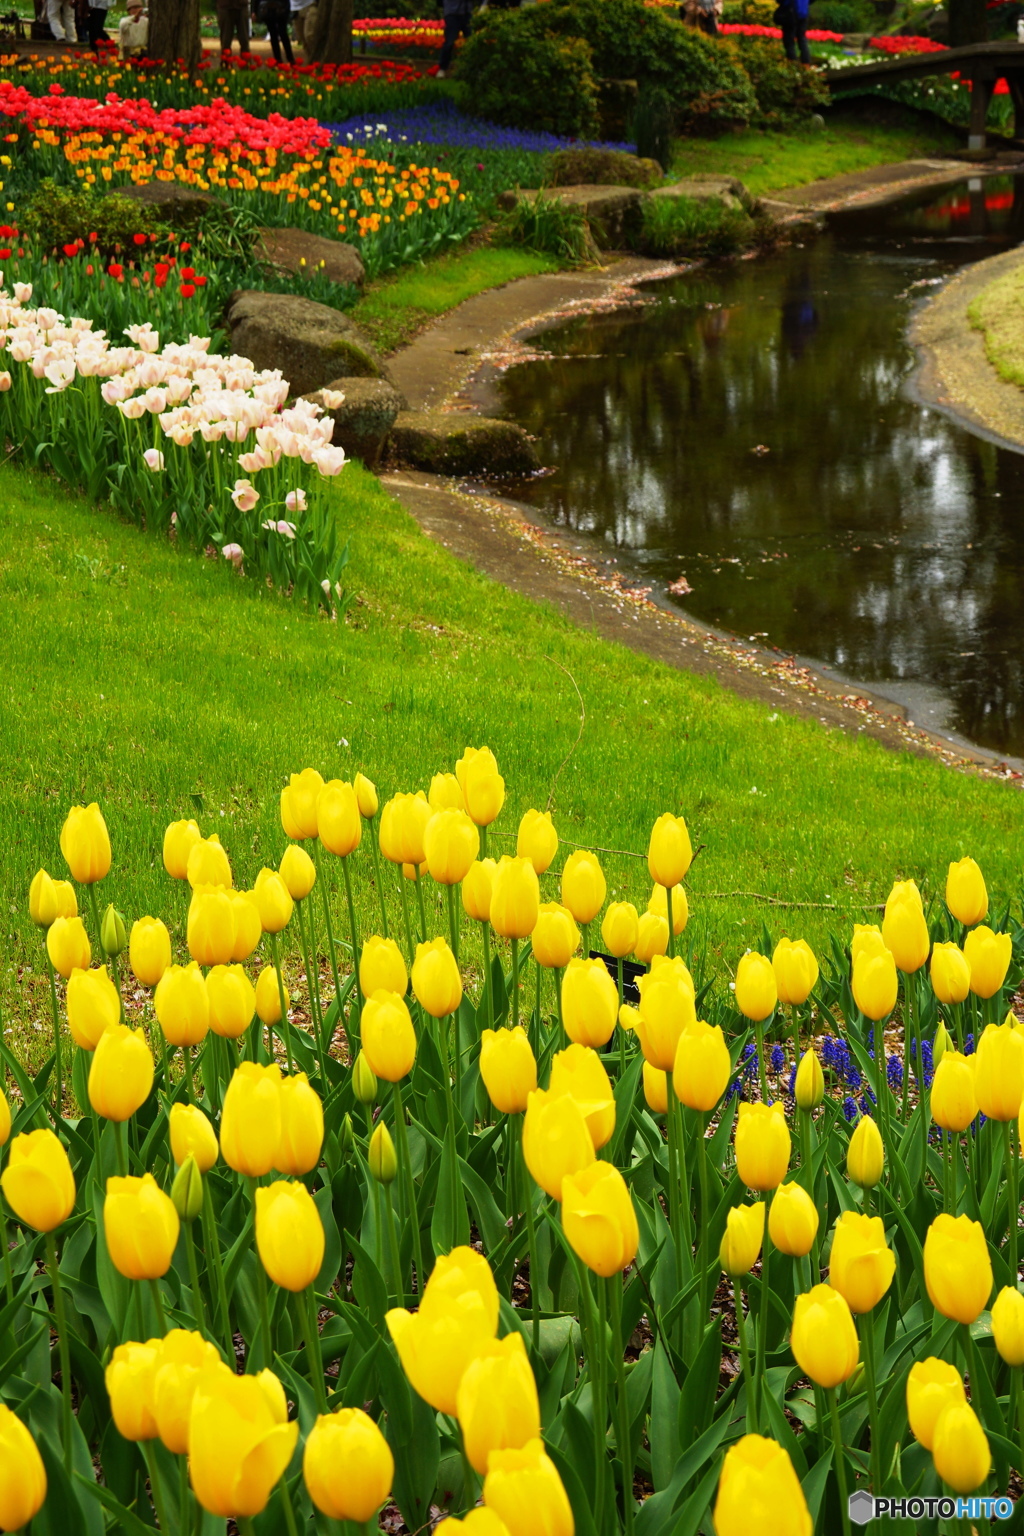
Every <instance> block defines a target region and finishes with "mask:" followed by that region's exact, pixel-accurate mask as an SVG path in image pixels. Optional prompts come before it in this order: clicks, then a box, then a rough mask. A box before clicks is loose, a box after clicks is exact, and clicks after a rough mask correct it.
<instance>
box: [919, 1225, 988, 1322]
mask: <svg viewBox="0 0 1024 1536" xmlns="http://www.w3.org/2000/svg"><path fill="white" fill-rule="evenodd" d="M924 1283H925V1285H926V1287H927V1289H928V1295H929V1296H930V1297H931V1302H932V1306H933V1307H935V1309H936V1311H938V1312H941V1313H942V1315H943V1317H949V1318H953V1319H955V1320H956V1322H958V1323H973V1322H974V1321H975V1320H976V1319H977V1318H978V1317H979V1316H980V1315H981V1313H982V1312H984V1310H985V1308H986V1306H987V1305H988V1299H989V1296H990V1295H991V1294H992V1260H991V1258H990V1257H989V1252H988V1244H987V1243H986V1241H985V1232H984V1229H983V1227H982V1225H981V1223H980V1222H977V1221H972V1220H971V1218H970V1217H969V1216H967V1215H963V1216H950V1215H949V1214H948V1212H946V1211H943V1212H942V1213H941V1214H940V1215H938V1216H936V1218H935V1220H934V1221H933V1222H932V1224H931V1226H930V1227H929V1228H928V1232H927V1235H926V1236H925V1240H924Z"/></svg>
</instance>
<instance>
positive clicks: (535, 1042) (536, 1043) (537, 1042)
mask: <svg viewBox="0 0 1024 1536" xmlns="http://www.w3.org/2000/svg"><path fill="white" fill-rule="evenodd" d="M534 967H535V969H536V972H537V1032H536V1034H535V1035H534V1040H533V1054H534V1055H535V1056H539V1055H540V1008H541V991H540V987H541V977H542V976H543V975H544V972H543V970H542V969H541V967H540V966H539V965H537V963H536V961H534Z"/></svg>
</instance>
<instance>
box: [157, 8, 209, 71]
mask: <svg viewBox="0 0 1024 1536" xmlns="http://www.w3.org/2000/svg"><path fill="white" fill-rule="evenodd" d="M200 51H201V48H200V42H199V0H150V6H149V42H148V43H147V45H146V52H147V53H148V54H149V57H150V58H151V59H162V60H164V62H165V63H168V64H173V63H174V61H175V60H176V59H180V60H181V61H182V62H183V63H184V65H185V67H186V69H187V70H188V72H189V74H190V75H191V74H194V73H195V71H196V69H197V68H198V66H199V55H200Z"/></svg>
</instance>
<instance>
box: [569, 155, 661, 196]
mask: <svg viewBox="0 0 1024 1536" xmlns="http://www.w3.org/2000/svg"><path fill="white" fill-rule="evenodd" d="M661 180H662V172H661V165H660V163H659V164H655V162H654V161H653V160H645V159H642V158H640V157H639V156H637V155H628V154H626V153H625V151H624V150H621V149H589V148H585V147H584V148H581V149H560V150H559V151H558V153H557V154H555V155H552V157H551V166H550V170H549V173H548V177H547V183H548V186H551V187H577V186H582V185H583V184H587V185H590V186H595V187H656V186H657V185H658V183H659V182H660V181H661Z"/></svg>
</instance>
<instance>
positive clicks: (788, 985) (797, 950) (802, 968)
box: [772, 939, 818, 1006]
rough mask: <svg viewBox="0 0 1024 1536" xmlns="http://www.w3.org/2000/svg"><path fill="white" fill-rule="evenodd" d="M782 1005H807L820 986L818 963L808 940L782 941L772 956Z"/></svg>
mask: <svg viewBox="0 0 1024 1536" xmlns="http://www.w3.org/2000/svg"><path fill="white" fill-rule="evenodd" d="M772 970H773V971H774V972H775V985H776V987H777V988H778V992H779V1002H780V1003H791V1004H792V1003H795V1004H797V1005H798V1006H799V1005H800V1004H802V1003H806V1001H807V999H808V998H809V997H810V995H811V993H812V992H813V991H814V988H815V987H816V986H817V985H818V962H817V960H816V959H815V955H814V951H813V949H812V948H811V946H810V945H809V944H808V942H807V940H806V939H797V941H796V943H795V944H794V943H791V942H790V940H789V939H780V940H779V942H778V944H776V946H775V953H774V954H773V955H772Z"/></svg>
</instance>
